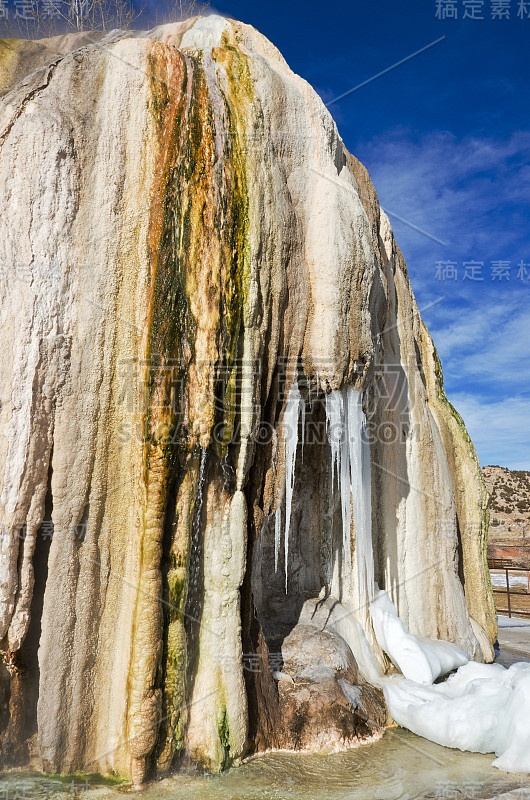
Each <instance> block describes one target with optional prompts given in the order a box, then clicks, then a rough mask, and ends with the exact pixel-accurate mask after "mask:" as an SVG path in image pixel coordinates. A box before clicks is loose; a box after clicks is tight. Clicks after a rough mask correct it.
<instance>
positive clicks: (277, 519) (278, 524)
mask: <svg viewBox="0 0 530 800" xmlns="http://www.w3.org/2000/svg"><path fill="white" fill-rule="evenodd" d="M281 529H282V509H281V506H278V508H277V509H276V514H275V516H274V572H278V555H279V553H280V534H281Z"/></svg>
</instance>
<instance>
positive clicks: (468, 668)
mask: <svg viewBox="0 0 530 800" xmlns="http://www.w3.org/2000/svg"><path fill="white" fill-rule="evenodd" d="M383 691H384V694H385V699H386V702H387V705H388V708H389V711H390V713H391V715H392V717H393V718H394V719H395V721H396V722H397V723H398V724H399V725H401V726H402V727H404V728H408V729H409V730H410V731H413V733H416V734H418V735H419V736H423V737H424V738H426V739H430V740H431V741H432V742H437V743H438V744H441V745H444V746H445V747H454V748H458V749H459V750H471V751H472V752H477V753H495V754H496V755H497V756H498V758H497V759H496V760H495V761H494V762H493V766H495V767H498V768H499V769H502V770H504V771H505V772H530V664H526V663H520V664H513V665H512V666H511V667H510V668H509V669H505V668H504V667H501V666H500V665H499V664H476V663H474V662H469V663H468V664H466V665H464V666H462V667H460V669H459V670H458V671H457V672H456V673H455V674H454V675H451V676H450V677H449V678H448V679H447V680H446V681H445V682H444V683H440V684H436V685H434V686H424V685H421V684H419V683H416V682H414V681H409V680H397V681H394V680H392V681H390V680H389V681H388V682H386V683H385V685H384V687H383Z"/></svg>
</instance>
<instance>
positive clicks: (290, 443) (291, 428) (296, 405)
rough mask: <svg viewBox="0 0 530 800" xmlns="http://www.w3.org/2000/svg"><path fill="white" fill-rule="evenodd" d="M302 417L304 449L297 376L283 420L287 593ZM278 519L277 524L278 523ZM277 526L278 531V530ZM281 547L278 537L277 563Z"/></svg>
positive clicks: (301, 409)
mask: <svg viewBox="0 0 530 800" xmlns="http://www.w3.org/2000/svg"><path fill="white" fill-rule="evenodd" d="M300 416H302V447H303V443H304V441H303V435H304V434H303V430H304V422H305V404H304V401H303V399H302V395H301V394H300V389H299V388H298V381H297V378H296V375H295V377H294V380H293V382H292V384H291V388H290V389H289V394H288V395H287V404H286V407H285V416H284V419H283V428H284V443H285V529H284V530H285V533H284V562H285V592H286V593H287V584H288V568H289V527H290V525H291V506H292V500H293V489H294V479H295V466H296V450H297V448H298V422H299V419H300ZM277 519H278V518H276V521H275V523H277ZM278 528H279V525H277V527H276V530H278ZM277 547H279V541H278V537H277V536H276V538H275V561H276V563H277V553H278V550H277V549H276V548H277Z"/></svg>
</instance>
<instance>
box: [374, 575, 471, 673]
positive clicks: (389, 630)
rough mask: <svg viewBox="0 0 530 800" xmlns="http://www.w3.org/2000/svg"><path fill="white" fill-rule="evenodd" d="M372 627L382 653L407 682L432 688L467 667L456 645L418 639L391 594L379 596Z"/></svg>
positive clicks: (465, 656)
mask: <svg viewBox="0 0 530 800" xmlns="http://www.w3.org/2000/svg"><path fill="white" fill-rule="evenodd" d="M371 617H372V624H373V627H374V632H375V636H376V639H377V641H378V643H379V645H380V647H381V649H382V650H384V651H385V653H386V654H387V655H388V657H389V658H390V660H391V661H392V663H393V664H395V666H396V667H398V669H399V670H400V671H401V672H402V673H403V675H404V676H405V678H409V679H410V680H411V681H415V682H416V683H422V684H430V683H433V681H435V680H436V678H438V677H439V676H440V675H446V674H447V673H448V672H451V670H453V669H456V667H461V666H463V665H464V664H467V662H468V661H469V658H468V657H467V655H466V653H465V652H464V651H463V650H462V649H461V648H460V647H457V646H456V645H455V644H451V643H450V642H442V641H438V640H433V639H421V638H419V637H417V636H414V635H413V634H412V633H410V632H409V631H408V629H407V626H406V625H405V623H404V622H402V620H400V619H399V617H398V613H397V610H396V607H395V605H394V603H393V602H392V601H391V599H390V598H389V596H388V595H387V593H386V592H385V591H383V590H380V591H378V592H377V593H376V595H375V599H374V602H373V603H372V606H371Z"/></svg>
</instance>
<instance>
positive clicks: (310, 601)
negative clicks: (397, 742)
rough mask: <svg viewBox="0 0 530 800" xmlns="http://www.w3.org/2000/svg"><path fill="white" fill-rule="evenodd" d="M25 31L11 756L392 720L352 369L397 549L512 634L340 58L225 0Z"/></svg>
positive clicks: (146, 761) (185, 746)
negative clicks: (321, 66) (321, 80)
mask: <svg viewBox="0 0 530 800" xmlns="http://www.w3.org/2000/svg"><path fill="white" fill-rule="evenodd" d="M96 40H97V41H96ZM0 46H1V48H2V49H1V50H0V59H1V61H0V75H1V78H2V83H3V94H4V96H3V100H2V104H1V108H0V176H1V178H0V187H1V189H0V203H1V207H0V211H1V213H0V228H1V230H0V263H1V265H2V269H1V272H0V387H1V389H0V391H1V405H0V430H1V436H0V480H1V483H0V509H1V513H2V536H1V541H0V628H1V631H0V636H1V637H2V649H3V653H4V656H3V667H2V675H1V685H2V693H3V697H4V712H3V715H2V719H1V720H0V725H1V727H2V737H3V739H2V741H3V758H4V761H5V763H21V762H23V761H24V760H25V759H28V758H30V759H32V760H33V763H35V764H37V765H42V767H43V768H44V769H45V770H49V771H54V772H59V771H61V772H73V771H75V770H84V771H89V772H96V771H99V772H103V773H116V774H119V775H124V776H132V777H133V779H134V780H135V781H136V782H137V783H140V782H141V781H142V780H143V778H144V777H145V775H146V774H149V773H150V772H152V771H154V770H158V771H163V770H167V769H169V768H170V767H171V766H172V765H176V764H178V763H179V760H180V759H182V758H183V757H189V758H191V759H192V760H194V761H197V762H199V763H201V764H204V765H206V766H208V767H210V768H212V769H219V768H222V767H223V766H227V765H228V764H230V763H231V762H233V761H234V760H237V759H238V758H240V757H241V756H243V755H244V754H246V753H248V752H251V751H253V750H254V751H255V750H260V749H261V750H262V749H265V748H267V747H274V746H285V747H292V748H297V747H300V748H302V747H308V748H315V747H318V748H326V747H328V748H331V747H340V746H347V745H349V744H352V743H355V742H358V741H360V740H362V739H365V738H370V737H372V736H373V735H375V734H377V732H378V731H380V730H381V729H382V727H383V726H384V724H385V722H386V712H385V708H384V705H383V701H382V695H381V694H380V693H379V692H378V690H377V689H375V688H373V685H374V684H377V676H378V675H381V674H383V673H384V672H385V671H388V670H390V669H392V667H391V665H390V663H389V661H388V660H387V659H386V658H385V656H384V655H383V653H382V652H381V651H380V649H379V648H378V646H377V644H376V643H375V638H374V635H373V631H372V630H371V624H370V619H369V615H368V614H367V613H366V608H365V604H364V605H363V602H364V601H363V597H364V595H363V591H364V589H363V587H361V586H360V585H359V577H358V576H359V575H360V574H361V571H359V564H358V563H357V562H358V558H359V556H358V553H359V548H358V546H357V544H356V532H355V525H354V524H353V523H352V524H351V526H350V525H349V522H348V525H347V524H346V517H345V514H346V516H347V517H348V520H349V518H350V517H349V514H350V511H349V503H350V491H349V489H348V497H347V503H346V505H345V503H344V498H343V501H342V508H341V501H340V498H339V497H338V486H337V480H336V477H335V479H334V477H333V464H332V453H333V452H334V450H333V444H332V443H331V444H330V437H331V435H332V432H330V429H329V428H330V426H329V419H330V417H329V414H330V413H331V412H330V407H329V406H327V405H326V397H328V400H329V396H330V394H329V393H330V392H333V393H334V394H333V397H334V398H339V397H340V398H342V399H341V400H340V403H342V402H344V404H345V405H344V407H342V406H341V408H342V411H343V412H344V413H345V409H346V404H347V397H348V394H347V392H346V388H345V387H347V386H355V387H356V389H361V390H362V393H363V394H362V397H363V406H364V412H365V414H366V417H367V419H368V422H369V428H370V433H371V436H370V452H371V474H372V478H371V508H372V511H371V538H372V544H373V560H374V564H373V573H374V575H372V576H371V577H372V579H373V577H374V576H375V580H376V581H377V583H378V584H379V586H380V587H384V588H385V589H386V590H387V591H388V593H389V595H390V596H391V597H392V599H393V600H394V602H395V603H396V605H397V608H398V610H399V613H400V616H401V618H402V619H403V620H404V622H406V624H407V625H408V626H409V628H410V630H411V632H412V633H415V634H419V635H421V636H427V637H432V638H441V639H446V640H449V641H452V642H455V643H457V644H459V645H460V646H462V647H463V648H464V649H465V650H466V651H467V653H468V654H469V655H470V656H472V657H474V658H475V659H478V660H482V659H486V660H489V659H491V658H492V647H491V642H492V641H494V639H495V635H496V623H495V614H494V608H493V602H492V596H491V591H490V586H489V578H488V575H487V569H486V565H485V546H486V534H487V494H486V490H485V488H484V484H483V481H482V477H481V473H480V468H479V464H478V460H477V457H476V454H475V450H474V447H473V444H472V442H471V441H470V439H469V437H468V435H467V433H466V430H465V428H464V425H463V422H462V420H461V419H460V417H459V415H458V414H457V412H456V411H455V410H454V409H453V408H452V406H451V405H450V404H449V402H448V401H447V399H446V397H445V393H444V390H443V383H442V374H441V368H440V363H439V361H438V358H437V355H436V351H435V349H434V346H433V344H432V341H431V339H430V337H429V334H428V332H427V330H426V328H425V326H424V324H423V322H422V320H421V317H420V314H419V312H418V308H417V306H416V303H415V300H414V296H413V294H412V290H411V287H410V284H409V280H408V276H407V271H406V266H405V263H404V260H403V257H402V255H401V253H400V251H399V249H398V247H397V245H396V243H395V241H394V238H393V235H392V230H391V228H390V225H389V222H388V219H387V218H386V216H385V215H384V213H383V212H382V211H381V209H380V207H379V204H378V201H377V196H376V194H375V191H374V188H373V186H372V184H371V182H370V179H369V176H368V174H367V172H366V170H365V169H364V168H363V166H362V165H361V164H360V163H359V162H358V161H357V160H356V159H355V158H354V157H353V156H352V155H350V154H349V153H348V152H347V151H346V149H345V148H344V145H343V143H342V141H341V139H340V137H339V135H338V133H337V129H336V127H335V124H334V122H333V120H332V118H331V116H330V115H329V113H328V112H327V110H326V109H325V107H324V105H323V104H322V102H321V100H320V99H319V97H318V96H317V95H316V94H315V92H314V91H313V90H312V89H311V87H310V86H309V85H308V84H307V83H306V82H305V81H303V80H302V79H301V78H299V77H297V76H296V75H294V74H293V73H292V72H291V70H290V69H289V68H288V67H287V65H286V63H285V61H284V60H283V58H282V56H281V55H280V54H279V52H278V51H277V50H276V49H275V48H274V47H273V46H272V45H271V44H270V43H269V42H268V41H267V40H266V39H265V38H264V37H263V36H261V35H260V34H258V33H257V32H256V31H255V30H254V29H252V28H251V27H249V26H247V25H244V24H241V23H237V22H233V21H228V20H225V19H222V18H220V17H218V16H211V17H208V18H204V19H192V20H188V21H186V22H184V23H181V24H175V25H169V26H164V27H161V28H158V29H155V30H153V31H150V32H149V33H134V34H131V33H123V32H122V33H113V34H111V35H107V36H106V37H104V36H103V35H102V34H95V35H93V36H89V35H87V34H80V35H78V36H65V37H58V38H56V39H51V40H43V41H41V42H24V41H20V40H9V41H4V42H3V43H0ZM350 403H351V401H350ZM350 412H351V407H350ZM341 413H342V412H341ZM343 418H344V420H345V419H346V417H345V416H344V415H343ZM333 458H335V456H333ZM343 463H344V462H343ZM344 485H345V483H344V481H342V483H341V486H344ZM357 499H358V498H357ZM351 500H352V502H353V505H354V506H355V502H356V497H355V492H354V496H353V497H352V498H351ZM350 527H351V531H350ZM357 527H358V526H357ZM368 530H370V521H368ZM345 532H346V533H345ZM293 678H294V683H293ZM315 715H317V716H318V720H319V726H318V729H317V727H316V726H315V725H312V722H313V719H316V717H315Z"/></svg>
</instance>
